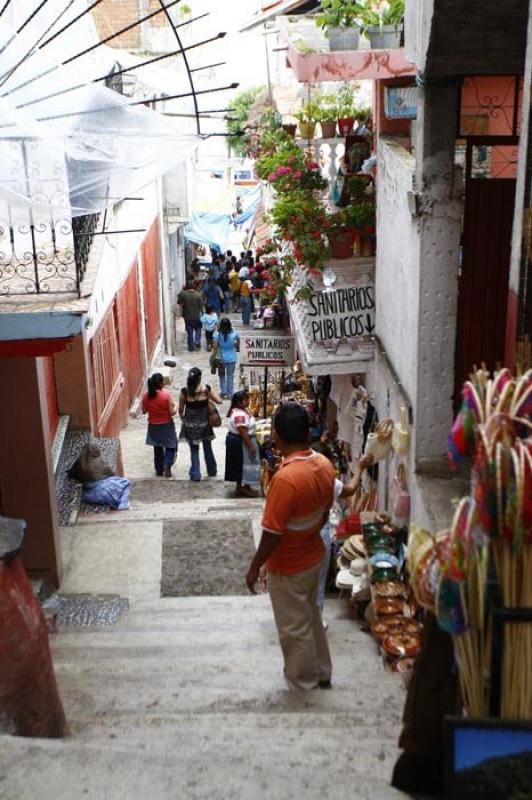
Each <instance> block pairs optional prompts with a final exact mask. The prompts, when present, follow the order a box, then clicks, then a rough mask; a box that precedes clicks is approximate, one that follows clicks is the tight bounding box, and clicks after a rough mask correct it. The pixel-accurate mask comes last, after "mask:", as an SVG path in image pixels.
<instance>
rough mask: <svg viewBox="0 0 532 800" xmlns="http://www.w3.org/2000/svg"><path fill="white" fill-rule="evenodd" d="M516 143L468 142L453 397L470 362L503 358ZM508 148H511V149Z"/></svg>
mask: <svg viewBox="0 0 532 800" xmlns="http://www.w3.org/2000/svg"><path fill="white" fill-rule="evenodd" d="M516 149H517V148H516V146H514V145H508V146H504V147H500V146H499V147H495V146H493V145H488V144H473V145H471V144H469V143H468V148H467V150H468V154H467V158H466V172H467V174H466V184H465V211H464V230H463V255H462V266H461V271H460V278H459V287H458V323H457V342H456V371H455V402H458V400H459V397H460V390H461V387H462V384H463V382H464V381H465V380H467V378H468V375H469V373H470V372H471V368H472V366H473V364H477V366H480V364H481V363H482V362H484V363H485V364H486V366H487V368H488V369H490V370H492V369H494V368H495V365H496V364H497V363H498V362H499V363H501V364H502V363H503V362H504V354H505V341H506V309H507V303H508V277H509V270H510V252H511V240H512V226H513V217H514V206H515V187H516V181H515V178H514V177H507V176H508V175H510V174H512V171H513V164H514V162H513V152H514V151H516ZM510 151H512V152H510Z"/></svg>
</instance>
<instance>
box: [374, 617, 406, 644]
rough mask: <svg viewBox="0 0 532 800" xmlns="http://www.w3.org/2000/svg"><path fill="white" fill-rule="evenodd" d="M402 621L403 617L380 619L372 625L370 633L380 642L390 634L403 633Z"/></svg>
mask: <svg viewBox="0 0 532 800" xmlns="http://www.w3.org/2000/svg"><path fill="white" fill-rule="evenodd" d="M404 621H405V620H404V617H381V618H380V619H378V620H376V621H375V622H374V623H373V624H372V626H371V633H372V634H373V636H375V638H376V639H379V640H381V641H382V640H383V639H385V638H386V636H389V635H390V634H392V633H403V630H404V628H403V623H404Z"/></svg>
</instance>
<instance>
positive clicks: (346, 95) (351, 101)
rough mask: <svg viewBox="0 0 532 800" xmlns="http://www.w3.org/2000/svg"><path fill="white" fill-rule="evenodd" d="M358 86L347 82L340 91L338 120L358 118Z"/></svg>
mask: <svg viewBox="0 0 532 800" xmlns="http://www.w3.org/2000/svg"><path fill="white" fill-rule="evenodd" d="M356 88H358V84H356V83H355V84H352V83H349V81H346V82H345V83H343V84H342V86H341V87H340V89H339V91H338V106H337V108H338V119H345V118H347V117H355V116H356V105H355V89H356Z"/></svg>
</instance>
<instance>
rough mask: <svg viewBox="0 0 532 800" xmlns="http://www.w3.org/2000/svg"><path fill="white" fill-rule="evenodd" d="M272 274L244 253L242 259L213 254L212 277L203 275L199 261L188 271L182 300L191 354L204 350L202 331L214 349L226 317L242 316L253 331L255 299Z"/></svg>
mask: <svg viewBox="0 0 532 800" xmlns="http://www.w3.org/2000/svg"><path fill="white" fill-rule="evenodd" d="M267 281H268V271H267V269H266V267H263V265H262V264H261V263H260V261H259V259H258V258H255V257H254V256H253V252H252V251H251V250H248V251H247V252H244V251H242V252H241V253H240V258H237V257H236V256H234V255H233V253H232V251H231V250H228V251H227V253H225V254H219V255H217V254H213V257H212V261H211V263H210V264H209V266H208V273H207V274H206V275H205V273H204V272H203V273H202V269H201V264H200V262H199V261H198V260H197V259H195V260H194V261H193V262H192V264H191V266H190V268H189V269H188V270H187V282H186V286H185V288H184V289H183V291H182V292H181V293H180V295H179V297H178V301H177V302H178V304H179V306H180V308H181V311H182V315H183V318H184V320H185V326H186V330H187V346H188V349H189V351H190V352H193V351H194V350H199V349H200V347H201V331H202V330H203V331H204V332H205V344H206V347H207V349H208V350H209V349H211V347H212V345H213V333H214V331H215V330H216V327H217V325H218V323H219V317H220V315H221V314H222V313H225V314H229V313H241V314H242V325H244V326H245V327H249V325H250V324H251V315H252V313H253V311H254V307H255V299H254V298H255V297H256V296H257V294H258V293H259V292H260V291H261V290H262V289H264V287H265V285H266V284H267Z"/></svg>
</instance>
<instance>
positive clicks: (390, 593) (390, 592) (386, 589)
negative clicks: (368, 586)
mask: <svg viewBox="0 0 532 800" xmlns="http://www.w3.org/2000/svg"><path fill="white" fill-rule="evenodd" d="M373 588H374V589H375V592H376V593H377V594H378V595H379V597H403V596H404V594H405V586H404V584H403V583H402V582H400V581H377V582H376V583H374V584H373Z"/></svg>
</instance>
